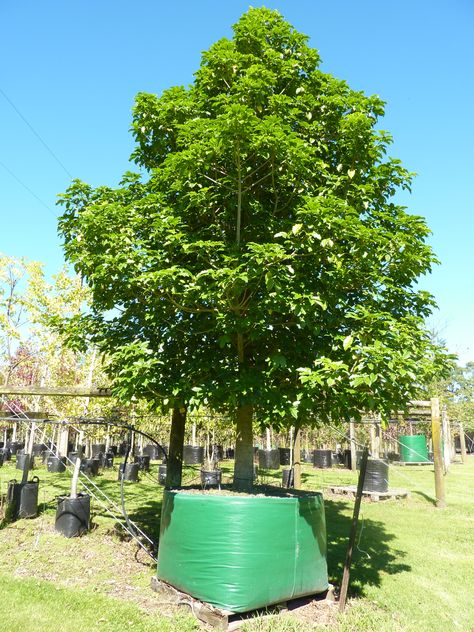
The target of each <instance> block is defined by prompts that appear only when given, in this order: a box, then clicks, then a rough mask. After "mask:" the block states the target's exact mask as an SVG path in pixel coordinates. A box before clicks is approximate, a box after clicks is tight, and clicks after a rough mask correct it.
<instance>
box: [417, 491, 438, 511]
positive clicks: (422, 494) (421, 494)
mask: <svg viewBox="0 0 474 632" xmlns="http://www.w3.org/2000/svg"><path fill="white" fill-rule="evenodd" d="M412 494H416V495H417V496H421V497H422V498H424V499H425V500H427V501H428V502H429V503H431V504H432V505H434V506H435V507H436V499H435V498H433V497H432V496H428V494H425V493H424V492H420V491H412Z"/></svg>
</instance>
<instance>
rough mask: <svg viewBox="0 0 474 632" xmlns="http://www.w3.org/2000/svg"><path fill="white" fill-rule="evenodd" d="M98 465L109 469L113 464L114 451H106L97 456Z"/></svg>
mask: <svg viewBox="0 0 474 632" xmlns="http://www.w3.org/2000/svg"><path fill="white" fill-rule="evenodd" d="M99 461H100V466H101V467H105V468H107V469H110V468H111V467H113V466H114V453H113V452H106V453H105V454H101V455H100V457H99Z"/></svg>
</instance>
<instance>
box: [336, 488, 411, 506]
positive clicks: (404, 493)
mask: <svg viewBox="0 0 474 632" xmlns="http://www.w3.org/2000/svg"><path fill="white" fill-rule="evenodd" d="M328 490H329V491H330V492H331V494H342V495H344V496H348V497H349V498H355V497H356V493H357V485H346V486H339V485H329V487H328ZM409 497H410V492H409V491H408V490H407V489H389V490H388V491H386V492H368V491H363V492H362V498H367V499H368V500H370V501H372V502H378V501H379V500H390V499H396V500H398V499H400V498H409Z"/></svg>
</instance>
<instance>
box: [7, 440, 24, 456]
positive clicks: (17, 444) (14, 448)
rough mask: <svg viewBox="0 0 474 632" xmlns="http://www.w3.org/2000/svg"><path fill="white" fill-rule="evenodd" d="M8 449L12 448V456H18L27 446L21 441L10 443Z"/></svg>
mask: <svg viewBox="0 0 474 632" xmlns="http://www.w3.org/2000/svg"><path fill="white" fill-rule="evenodd" d="M7 447H8V448H10V452H11V453H12V454H16V453H17V452H19V451H20V450H23V448H24V447H25V444H24V443H22V442H21V441H11V442H10V443H8V445H7Z"/></svg>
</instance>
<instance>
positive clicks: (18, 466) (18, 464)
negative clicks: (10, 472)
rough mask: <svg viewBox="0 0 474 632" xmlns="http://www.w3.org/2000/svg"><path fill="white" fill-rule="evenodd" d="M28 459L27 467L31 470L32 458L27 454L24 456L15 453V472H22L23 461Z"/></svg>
mask: <svg viewBox="0 0 474 632" xmlns="http://www.w3.org/2000/svg"><path fill="white" fill-rule="evenodd" d="M28 458H29V459H30V464H29V466H28V468H29V469H30V470H32V469H33V468H34V466H35V459H34V457H33V456H31V457H30V456H29V455H28V454H24V453H23V452H17V453H16V466H15V467H16V469H17V470H22V471H23V470H24V469H25V461H26V459H28Z"/></svg>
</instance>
